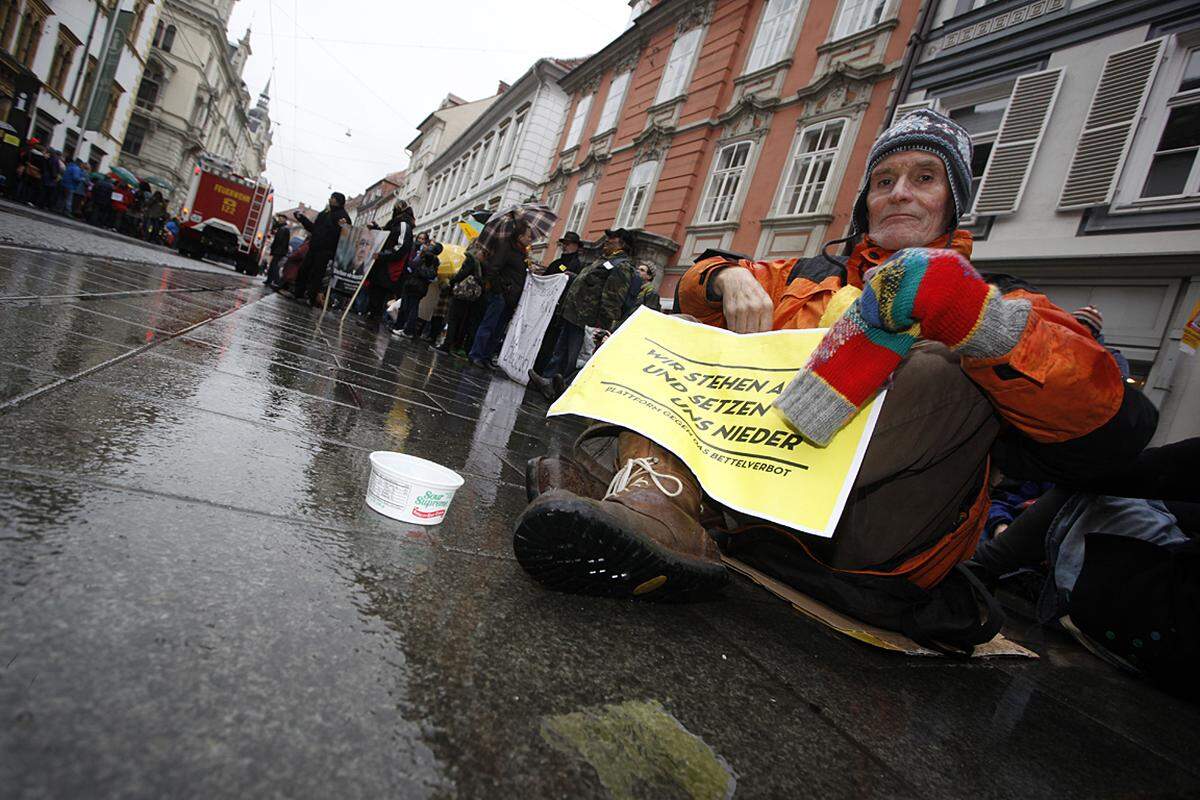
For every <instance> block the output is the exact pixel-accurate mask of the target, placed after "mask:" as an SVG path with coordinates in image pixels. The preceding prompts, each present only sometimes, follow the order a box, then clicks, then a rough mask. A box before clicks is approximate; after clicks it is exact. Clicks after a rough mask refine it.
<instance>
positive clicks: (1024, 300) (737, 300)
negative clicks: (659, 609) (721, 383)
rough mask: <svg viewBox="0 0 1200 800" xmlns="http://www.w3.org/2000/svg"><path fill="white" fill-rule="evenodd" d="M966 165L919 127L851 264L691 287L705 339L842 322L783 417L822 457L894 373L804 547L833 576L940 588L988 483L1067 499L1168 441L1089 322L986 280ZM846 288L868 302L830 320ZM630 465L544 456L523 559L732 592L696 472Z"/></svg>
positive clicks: (894, 152) (680, 587)
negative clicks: (1080, 486)
mask: <svg viewBox="0 0 1200 800" xmlns="http://www.w3.org/2000/svg"><path fill="white" fill-rule="evenodd" d="M970 163H971V143H970V138H969V136H968V135H967V133H966V131H964V130H963V129H962V128H961V127H960V126H959V125H957V124H956V123H954V122H953V121H951V120H950V119H948V118H946V117H944V116H942V115H940V114H937V113H936V112H933V111H929V110H920V111H916V112H913V113H911V114H909V115H907V116H905V117H904V118H903V119H902V120H900V121H899V122H897V123H896V124H895V125H893V127H892V128H890V129H889V130H887V131H885V132H884V133H883V134H882V135H881V136H880V138H879V139H878V140H877V141H876V142H875V144H874V146H873V147H872V149H871V151H870V154H869V157H868V164H867V169H866V172H865V178H864V183H863V186H862V188H861V191H860V193H859V196H858V198H857V201H856V203H855V206H854V213H853V227H852V231H851V238H850V239H848V240H845V241H854V240H856V244H854V246H853V249H852V252H851V253H850V255H849V257H848V258H844V259H843V258H838V257H834V256H829V255H824V254H822V255H819V256H817V257H815V258H801V259H782V260H777V261H767V262H761V261H749V260H745V259H737V258H732V257H728V256H726V255H715V256H710V257H702V258H701V260H700V261H698V263H696V264H695V265H694V266H693V267H692V268H691V269H689V270H688V272H687V273H686V274H685V275H684V276H683V278H682V279H681V281H680V283H679V286H678V289H677V297H676V308H677V309H678V310H679V311H680V312H682V313H683V314H687V315H691V316H692V317H694V318H695V319H697V320H699V321H700V322H703V323H705V324H708V325H714V326H717V327H722V328H726V329H728V330H732V331H735V332H738V333H757V332H761V331H769V330H782V329H788V328H812V327H818V326H825V325H830V324H832V325H833V328H832V329H831V331H830V333H829V334H827V336H826V338H825V340H824V341H823V342H822V345H821V346H820V347H819V348H818V350H817V352H816V353H815V355H814V357H813V359H812V360H811V361H810V363H809V364H808V367H807V368H806V369H804V370H801V372H800V374H798V375H797V376H796V378H795V379H794V380H793V381H792V383H791V384H790V385H789V386H788V387H787V389H786V390H785V391H784V392H783V394H782V395H781V396H780V398H779V399H778V401H777V402H776V406H777V407H778V408H779V409H780V410H781V411H782V412H783V414H784V415H785V416H786V417H787V418H788V419H789V420H790V421H791V422H792V423H793V425H794V427H796V429H797V430H798V431H799V432H800V433H802V434H804V435H805V437H806V438H807V439H809V440H810V441H813V442H814V443H816V444H823V443H824V442H826V441H828V439H829V438H830V437H831V436H832V435H833V433H835V432H836V431H837V430H838V429H839V428H840V427H841V425H843V424H845V422H847V421H848V420H849V419H850V418H851V417H852V416H853V415H854V414H855V413H857V410H858V409H859V408H861V406H862V405H863V404H865V402H866V401H867V400H869V399H870V397H871V396H873V395H874V394H875V391H876V390H877V389H879V388H880V387H881V386H882V385H883V384H884V382H885V381H887V380H888V379H889V377H890V381H891V383H890V387H889V392H888V395H887V398H886V401H885V403H884V405H883V407H882V409H881V412H880V418H879V420H878V423H877V425H876V428H875V432H874V435H873V436H872V439H871V442H870V444H869V446H868V449H867V452H866V455H865V457H864V460H863V464H862V467H861V469H860V471H859V474H858V477H857V479H856V483H855V486H854V489H853V490H852V492H851V495H850V499H849V500H848V502H847V504H846V507H845V510H844V512H843V514H842V517H841V519H840V522H839V525H838V528H837V530H836V532H835V534H834V536H833V537H832V538H831V539H822V538H819V537H813V536H809V535H808V534H803V533H796V535H795V538H796V539H797V540H798V541H800V542H801V544H802V545H803V546H804V547H805V548H806V549H807V550H808V552H809V554H810V555H812V556H813V557H814V558H815V559H816V560H818V561H820V562H821V563H822V564H823V565H825V566H826V567H828V568H830V569H832V570H835V571H837V570H843V571H858V572H867V573H870V574H876V575H896V576H903V577H905V578H907V579H908V580H909V581H911V582H912V583H913V584H915V585H917V586H919V587H921V588H925V589H928V588H931V587H933V586H935V585H936V584H937V583H938V582H939V581H940V580H941V579H942V578H944V577H945V576H946V575H947V573H948V572H949V571H950V570H951V569H952V568H953V567H954V566H955V565H956V564H957V563H959V562H961V561H964V560H966V559H967V558H969V557H970V555H971V553H972V552H973V550H974V547H975V544H976V541H977V540H978V538H979V534H980V531H981V530H982V528H983V525H984V523H985V522H986V518H987V509H988V476H989V472H990V470H992V469H994V468H997V467H998V468H999V469H1001V470H1002V471H1003V472H1004V474H1005V475H1007V476H1009V477H1011V478H1016V479H1026V480H1045V481H1053V482H1056V483H1060V484H1062V483H1066V484H1070V483H1072V482H1074V481H1079V480H1085V479H1088V478H1091V477H1095V476H1096V475H1097V474H1098V473H1102V472H1103V471H1104V470H1106V469H1111V468H1113V467H1114V466H1116V465H1118V464H1120V463H1122V462H1123V461H1125V460H1128V459H1130V458H1133V457H1134V456H1135V455H1137V454H1138V453H1139V452H1140V451H1141V450H1142V449H1143V448H1144V447H1145V446H1146V444H1147V443H1148V442H1149V440H1150V438H1151V436H1152V435H1153V432H1154V427H1155V425H1156V423H1157V412H1156V411H1155V409H1154V407H1153V406H1152V405H1151V404H1150V403H1149V401H1148V400H1147V399H1146V398H1145V397H1144V396H1143V395H1142V394H1141V393H1140V392H1138V391H1137V390H1136V389H1134V388H1133V387H1131V386H1129V385H1127V384H1126V383H1125V381H1124V380H1123V379H1122V377H1121V372H1120V370H1119V368H1118V367H1117V364H1116V362H1115V361H1114V360H1113V358H1112V356H1111V354H1109V353H1108V352H1107V351H1106V350H1105V349H1104V347H1103V346H1102V345H1101V344H1099V343H1098V342H1097V341H1096V340H1095V338H1093V337H1092V336H1091V334H1090V332H1089V331H1088V330H1087V329H1086V328H1084V326H1082V325H1081V324H1080V323H1079V321H1078V320H1076V319H1075V318H1074V317H1073V316H1072V315H1071V314H1069V313H1067V312H1065V311H1063V310H1062V309H1060V308H1058V307H1057V306H1055V305H1054V304H1053V303H1051V302H1050V301H1049V300H1048V299H1047V298H1046V297H1045V295H1043V294H1042V293H1040V292H1039V291H1037V290H1036V289H1034V288H1033V287H1032V286H1030V285H1029V284H1027V283H1025V282H1023V281H1021V280H1019V279H1016V278H1012V277H1010V276H1004V275H988V276H981V275H980V274H979V273H978V272H976V271H975V269H974V268H973V267H972V266H971V264H970V257H971V246H972V239H971V234H970V233H969V232H967V231H964V230H959V229H958V228H957V225H958V219H959V217H960V216H961V215H962V214H963V213H964V211H965V209H966V208H967V205H968V203H969V199H970V175H971V173H970V169H969V165H970ZM831 244H832V243H831ZM848 286H850V287H855V288H856V289H859V290H861V291H862V296H861V297H859V298H858V299H857V300H855V301H853V303H852V304H851V305H850V306H849V308H848V310H846V311H845V313H844V314H843V315H842V316H841V317H840V318H839V319H836V320H831V319H823V317H826V312H827V310H830V306H831V301H832V299H833V298H834V296H835V294H837V293H838V292H839V291H842V290H843V289H844V288H845V287H848ZM617 451H618V458H617V462H616V464H617V467H618V472H617V473H616V474H615V475H612V476H610V475H603V476H601V477H602V478H603V479H608V478H610V477H611V479H612V482H611V483H610V484H609V486H608V488H607V490H605V489H604V488H603V480H600V481H597V480H596V477H597V476H596V475H595V474H594V471H592V472H589V471H588V470H585V469H583V467H581V466H580V465H579V464H576V463H574V462H571V461H569V460H566V459H562V458H543V459H535V460H534V461H533V462H531V463H530V467H529V471H528V479H529V484H530V485H529V494H530V495H531V496H536V499H534V500H533V502H532V503H531V504H530V506H529V507H528V508H527V509H526V511H525V512H524V513H523V514H522V515H521V517H520V518H519V520H518V522H517V527H516V531H515V534H514V549H515V550H516V552H517V556H518V560H519V561H521V563H522V566H524V567H525V569H526V570H527V571H529V572H530V573H531V574H532V575H533V576H534V577H535V578H536V579H538V580H540V581H541V582H543V583H545V584H546V585H548V586H551V587H552V588H557V589H562V590H566V591H578V592H586V593H596V594H605V595H617V596H632V595H642V596H645V597H647V598H651V599H655V598H690V597H692V596H695V595H696V594H698V593H702V592H704V591H706V590H711V589H713V588H716V587H718V586H720V585H721V584H722V583H723V582H724V581H725V580H726V572H725V569H724V567H723V566H722V564H721V561H720V553H719V551H718V550H717V547H716V545H715V544H714V542H713V541H712V539H711V538H710V537H709V536H708V535H707V533H706V531H705V528H704V527H703V526H702V525H701V523H700V510H701V504H702V502H703V493H702V492H701V490H700V488H699V485H698V483H697V481H696V479H695V477H694V476H693V475H692V473H691V472H690V471H689V470H688V469H687V467H686V466H685V465H684V464H683V462H682V461H681V460H680V459H679V458H677V457H676V456H675V455H674V454H672V453H670V452H669V451H667V450H665V449H664V448H661V447H659V446H658V445H656V444H655V443H653V442H651V441H649V440H648V439H646V438H645V437H642V436H640V435H638V434H635V433H633V432H630V431H622V432H620V433H619V436H618V438H617ZM564 487H565V488H564ZM598 487H599V488H598ZM568 489H570V490H573V491H568ZM597 564H600V565H602V567H601V568H597V566H596V565H597ZM597 575H599V578H597V577H596V576H597Z"/></svg>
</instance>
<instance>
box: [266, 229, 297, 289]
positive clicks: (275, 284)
mask: <svg viewBox="0 0 1200 800" xmlns="http://www.w3.org/2000/svg"><path fill="white" fill-rule="evenodd" d="M291 237H292V232H291V231H290V230H288V225H287V220H286V219H284V217H283V215H282V214H276V215H275V222H274V226H273V227H272V228H271V263H270V264H269V265H268V266H267V277H266V279H265V280H263V285H264V286H270V287H271V288H272V289H278V288H279V268H280V266H282V264H283V260H284V259H285V258H287V254H288V246H289V244H290V242H289V240H290V239H291Z"/></svg>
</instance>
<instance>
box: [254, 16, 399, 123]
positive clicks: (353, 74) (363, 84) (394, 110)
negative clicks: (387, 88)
mask: <svg viewBox="0 0 1200 800" xmlns="http://www.w3.org/2000/svg"><path fill="white" fill-rule="evenodd" d="M267 2H274V0H267ZM280 10H281V11H282V9H280ZM292 10H293V12H295V11H296V9H295V0H293V8H292ZM283 13H285V14H286V13H287V12H283ZM297 16H299V15H298V13H297ZM292 24H293V26H294V27H295V29H296V30H298V31H304V34H305V36H307V37H308V38H309V39H311V40H312V41H313V43H315V44H316V45H317V47H319V48H321V50H322V51H324V53H325V55H327V56H329V58H330V59H332V60H333V62H334V63H335V64H337V65H338V66H339V67H341V68H342V69H344V70H346V73H347V74H349V75H350V77H352V78H354V80H355V81H357V82H358V85H359V86H361V87H362V88H363V89H366V90H367V91H368V92H369V93H370V94H372V95H374V96H375V99H377V100H379V102H381V103H383V105H384V106H385V107H386V108H387V109H388V110H389V111H391V112H392V113H393V114H395V115H396V116H397V117H399V118H400V121H401V122H403V123H404V124H406V125H408V126H410V127H413V128H415V127H417V125H416V123H415V122H413V121H412V120H411V119H409V118H408V115H407V114H405V113H404V112H402V111H401V110H400V109H398V108H396V107H395V106H394V105H392V103H391V101H390V100H388V99H387V98H386V97H384V96H383V95H381V94H380V93H379V92H377V91H375V89H374V88H372V85H371V82H369V81H366V80H363V79H362V78H360V77H359V76H358V74H357V73H356V72H355V71H354V70H352V69H350V67H348V66H347V65H346V64H345V62H343V61H342V60H341V59H340V58H338V57H337V56H336V55H334V54H333V53H332V52H330V50H329V48H327V47H325V45H323V44H321V41H320V39H318V38H317V37H315V36H313V35H312V34H311V33H309V32H308V30H306V29H304V28H302V27H301V26H300V23H299V21H298V20H297V18H296V17H293V18H292Z"/></svg>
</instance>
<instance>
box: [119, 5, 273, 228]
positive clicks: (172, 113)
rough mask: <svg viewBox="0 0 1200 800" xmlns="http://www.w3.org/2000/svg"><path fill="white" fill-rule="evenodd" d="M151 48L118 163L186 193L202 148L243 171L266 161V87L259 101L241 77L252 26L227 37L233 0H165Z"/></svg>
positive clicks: (250, 173)
mask: <svg viewBox="0 0 1200 800" xmlns="http://www.w3.org/2000/svg"><path fill="white" fill-rule="evenodd" d="M162 2H163V13H162V15H161V16H160V18H159V20H158V22H157V23H156V25H155V26H154V31H153V33H152V38H151V48H150V53H149V56H148V58H147V61H146V68H145V71H144V73H143V76H142V80H141V82H140V84H139V85H138V87H137V90H136V95H135V97H134V101H135V102H134V106H133V114H132V119H131V121H130V123H129V127H128V130H127V132H126V135H125V139H124V142H123V148H122V155H121V164H122V165H123V166H126V167H128V168H129V169H131V170H132V171H133V172H134V173H135V174H137V175H139V176H143V177H144V176H146V175H153V176H156V177H158V178H161V179H163V180H165V181H166V182H168V183H170V184H171V185H172V186H173V187H174V191H173V192H172V195H171V198H170V200H171V205H172V206H177V205H178V204H179V203H181V202H182V200H183V194H184V192H186V190H187V187H188V181H189V178H190V176H191V173H192V170H193V169H194V167H195V165H196V160H197V158H198V157H199V156H200V155H202V154H203V155H208V156H213V157H216V158H218V159H221V160H223V161H225V162H226V163H227V164H228V165H229V167H230V169H231V170H232V171H234V172H236V173H238V174H240V175H242V176H244V177H246V178H251V179H254V178H257V177H258V176H259V175H261V174H262V172H263V170H264V169H265V168H266V163H267V151H268V150H269V149H270V146H271V121H270V116H269V96H268V87H264V88H263V90H262V92H261V93H260V94H259V96H258V101H257V103H256V104H255V105H254V106H253V107H252V106H251V96H250V93H249V91H248V90H247V88H246V85H245V83H243V81H242V70H243V69H244V68H245V65H246V60H247V59H248V58H249V57H250V31H249V30H247V31H246V33H245V34H244V35H243V36H242V38H241V40H239V41H238V42H237V43H231V42H229V41H228V39H227V38H226V30H227V28H228V24H229V14H230V12H231V11H232V9H233V4H234V2H235V0H162Z"/></svg>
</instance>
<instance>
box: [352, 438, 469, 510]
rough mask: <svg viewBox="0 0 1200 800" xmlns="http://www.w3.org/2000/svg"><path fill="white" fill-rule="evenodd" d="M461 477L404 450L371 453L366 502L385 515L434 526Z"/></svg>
mask: <svg viewBox="0 0 1200 800" xmlns="http://www.w3.org/2000/svg"><path fill="white" fill-rule="evenodd" d="M462 485H463V479H462V476H461V475H459V474H458V473H457V472H455V471H454V470H452V469H446V468H445V467H443V466H442V465H441V464H435V463H433V462H432V461H427V460H425V459H423V458H417V457H416V456H410V455H408V454H407V453H392V452H389V451H387V450H376V451H375V452H373V453H371V480H370V482H369V483H368V484H367V505H368V506H370V507H371V508H372V509H374V510H375V511H378V512H379V513H380V514H383V515H384V516H385V517H391V518H392V519H398V520H400V521H401V522H412V523H416V524H417V525H437V524H438V523H439V522H441V521H442V520H443V519H445V518H446V511H447V510H448V509H449V508H450V501H451V500H453V499H454V493H455V492H456V491H458V489H459V487H460V486H462Z"/></svg>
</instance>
